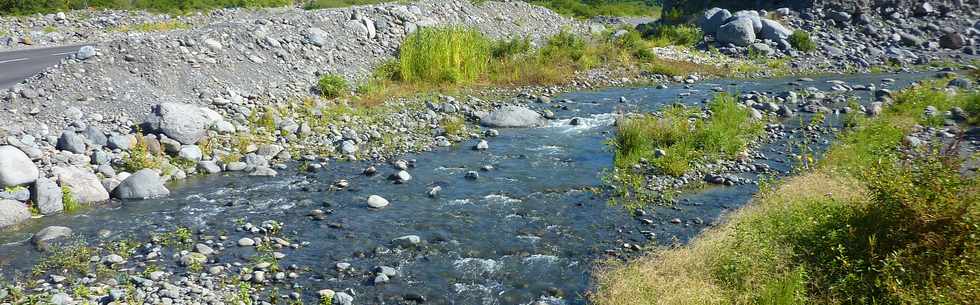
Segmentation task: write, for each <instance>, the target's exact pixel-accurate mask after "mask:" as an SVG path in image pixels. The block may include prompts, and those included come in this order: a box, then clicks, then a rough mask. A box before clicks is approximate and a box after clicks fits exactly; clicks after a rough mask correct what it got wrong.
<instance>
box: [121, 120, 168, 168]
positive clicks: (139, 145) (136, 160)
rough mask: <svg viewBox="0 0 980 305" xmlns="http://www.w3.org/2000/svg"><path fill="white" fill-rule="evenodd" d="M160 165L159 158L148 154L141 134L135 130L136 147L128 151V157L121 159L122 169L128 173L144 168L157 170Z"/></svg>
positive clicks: (147, 147)
mask: <svg viewBox="0 0 980 305" xmlns="http://www.w3.org/2000/svg"><path fill="white" fill-rule="evenodd" d="M160 165H161V161H160V157H159V156H155V155H153V153H151V152H150V149H149V146H148V145H147V143H146V138H144V137H143V132H142V131H141V130H139V129H137V131H136V145H135V146H133V148H132V149H130V150H129V155H128V156H126V157H125V158H123V169H124V170H126V171H129V172H137V171H139V170H141V169H145V168H156V169H159V168H160Z"/></svg>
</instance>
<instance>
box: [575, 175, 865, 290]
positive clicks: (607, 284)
mask: <svg viewBox="0 0 980 305" xmlns="http://www.w3.org/2000/svg"><path fill="white" fill-rule="evenodd" d="M859 185H860V184H858V183H856V182H855V181H853V180H851V179H848V178H841V175H833V174H830V173H827V172H824V171H818V172H814V173H811V174H808V175H804V176H799V177H794V178H791V179H790V180H788V181H787V182H785V183H784V184H782V185H780V186H778V187H776V188H775V189H773V190H770V191H766V192H764V193H762V194H760V195H759V196H757V197H756V199H755V200H754V201H753V202H752V203H750V204H749V205H748V206H746V207H745V208H743V209H740V210H739V211H737V212H735V213H734V214H732V215H730V216H729V217H728V218H729V219H730V220H732V221H728V222H726V224H725V225H723V226H721V227H718V228H716V229H712V230H710V231H708V232H705V233H704V234H703V235H701V236H700V237H698V238H697V239H696V240H694V241H692V242H691V244H690V245H688V246H685V247H681V248H675V249H659V250H657V251H652V252H651V253H650V254H649V255H647V256H645V257H642V258H639V259H637V260H636V261H633V262H630V263H628V264H624V263H621V262H612V263H609V264H605V266H604V267H601V268H600V269H599V270H598V271H597V272H596V274H597V275H596V279H597V283H598V288H597V290H596V292H595V293H594V294H592V295H591V299H592V301H593V302H594V303H595V304H598V305H639V304H677V305H684V304H692V305H694V304H699V305H700V304H732V303H734V304H755V303H759V299H758V298H756V297H757V296H753V295H747V294H741V293H739V291H746V290H748V291H757V292H762V291H765V290H766V289H767V287H765V285H766V284H765V283H767V282H770V281H771V278H767V277H769V276H771V275H773V274H778V272H775V273H774V271H780V270H741V271H740V272H739V273H740V274H743V275H748V276H749V277H742V278H740V281H741V282H742V284H741V285H747V286H749V287H742V289H738V290H733V289H732V288H731V287H730V286H731V285H732V284H733V283H731V282H722V281H719V280H718V278H719V276H718V275H719V274H718V273H719V270H725V269H726V267H727V266H728V264H729V261H730V260H731V259H732V256H733V255H735V256H740V255H741V254H743V253H742V251H748V250H750V248H751V242H749V243H743V241H739V240H734V236H735V235H733V234H732V232H734V231H737V230H739V227H738V224H739V223H742V222H743V220H749V219H751V218H754V217H758V216H759V215H763V216H764V215H772V214H774V213H782V212H784V211H787V210H797V209H806V208H805V207H801V205H810V204H813V203H816V202H826V201H828V200H831V201H837V202H850V201H854V200H861V199H862V198H864V196H865V192H864V190H863V189H862V188H861V187H859ZM744 254H748V253H744ZM747 257H753V258H759V256H758V255H749V256H747ZM771 263H772V264H765V265H764V266H763V267H775V266H779V265H785V262H771ZM755 265H756V266H758V265H759V264H755ZM782 271H785V270H782ZM752 276H757V277H758V278H752Z"/></svg>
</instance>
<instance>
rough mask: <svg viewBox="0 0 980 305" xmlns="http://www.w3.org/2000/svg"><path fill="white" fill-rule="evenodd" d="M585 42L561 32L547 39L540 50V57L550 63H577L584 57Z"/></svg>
mask: <svg viewBox="0 0 980 305" xmlns="http://www.w3.org/2000/svg"><path fill="white" fill-rule="evenodd" d="M586 47H587V44H586V41H585V39H583V38H582V37H579V36H578V35H575V34H572V33H570V32H567V31H561V32H560V33H558V34H555V35H554V36H551V37H550V38H548V42H547V43H546V44H545V45H544V47H542V48H541V50H540V54H541V57H542V58H544V59H546V60H549V61H551V62H561V61H573V62H575V61H579V60H581V59H582V58H583V57H584V56H585V51H586Z"/></svg>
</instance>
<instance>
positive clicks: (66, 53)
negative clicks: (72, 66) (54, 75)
mask: <svg viewBox="0 0 980 305" xmlns="http://www.w3.org/2000/svg"><path fill="white" fill-rule="evenodd" d="M75 53H77V52H64V53H55V54H51V55H50V56H58V55H68V54H75Z"/></svg>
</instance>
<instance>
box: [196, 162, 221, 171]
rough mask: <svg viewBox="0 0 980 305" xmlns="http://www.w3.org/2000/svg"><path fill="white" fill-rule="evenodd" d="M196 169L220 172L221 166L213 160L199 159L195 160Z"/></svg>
mask: <svg viewBox="0 0 980 305" xmlns="http://www.w3.org/2000/svg"><path fill="white" fill-rule="evenodd" d="M197 171H199V172H202V173H206V174H217V173H220V172H221V166H218V163H217V162H214V161H200V162H197Z"/></svg>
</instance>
